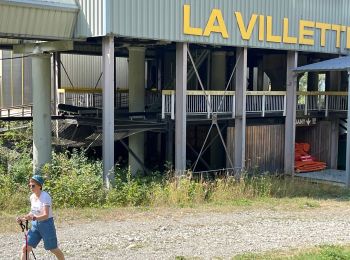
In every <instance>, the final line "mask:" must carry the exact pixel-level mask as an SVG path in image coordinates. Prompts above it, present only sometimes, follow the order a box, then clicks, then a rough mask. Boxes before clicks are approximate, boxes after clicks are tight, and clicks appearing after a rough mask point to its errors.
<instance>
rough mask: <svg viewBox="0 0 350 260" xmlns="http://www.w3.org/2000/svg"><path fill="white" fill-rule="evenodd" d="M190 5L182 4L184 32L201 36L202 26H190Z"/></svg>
mask: <svg viewBox="0 0 350 260" xmlns="http://www.w3.org/2000/svg"><path fill="white" fill-rule="evenodd" d="M190 23H191V6H190V5H184V34H189V35H198V36H202V34H203V33H202V32H203V30H202V28H194V27H191V25H190Z"/></svg>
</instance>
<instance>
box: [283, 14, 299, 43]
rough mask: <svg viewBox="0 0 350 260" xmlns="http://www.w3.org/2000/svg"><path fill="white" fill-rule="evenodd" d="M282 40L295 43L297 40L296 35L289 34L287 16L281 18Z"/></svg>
mask: <svg viewBox="0 0 350 260" xmlns="http://www.w3.org/2000/svg"><path fill="white" fill-rule="evenodd" d="M283 42H284V43H291V44H296V43H297V42H298V40H297V38H296V37H291V36H289V21H288V18H284V19H283Z"/></svg>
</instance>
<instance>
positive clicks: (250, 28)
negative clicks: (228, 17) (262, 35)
mask: <svg viewBox="0 0 350 260" xmlns="http://www.w3.org/2000/svg"><path fill="white" fill-rule="evenodd" d="M235 15H236V19H237V24H238V28H239V30H240V32H241V36H242V39H243V40H247V41H249V40H250V38H251V37H252V32H253V29H254V26H255V24H256V20H257V18H258V15H256V14H252V17H251V18H250V21H249V24H248V28H247V29H246V27H245V25H244V21H243V17H242V14H241V13H240V12H235Z"/></svg>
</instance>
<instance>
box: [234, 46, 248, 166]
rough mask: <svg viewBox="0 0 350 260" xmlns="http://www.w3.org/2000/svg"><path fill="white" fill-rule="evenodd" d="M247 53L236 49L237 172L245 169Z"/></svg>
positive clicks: (245, 49) (235, 156)
mask: <svg viewBox="0 0 350 260" xmlns="http://www.w3.org/2000/svg"><path fill="white" fill-rule="evenodd" d="M247 53H248V50H247V48H237V54H236V57H237V59H239V60H238V61H237V69H236V92H235V93H236V95H235V106H236V117H235V147H234V150H235V152H234V167H235V169H237V170H239V172H240V171H242V170H244V168H245V135H246V89H247Z"/></svg>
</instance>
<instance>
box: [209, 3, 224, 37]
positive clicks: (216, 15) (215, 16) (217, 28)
mask: <svg viewBox="0 0 350 260" xmlns="http://www.w3.org/2000/svg"><path fill="white" fill-rule="evenodd" d="M216 21H217V22H218V23H217V25H215V22H216ZM212 32H217V33H221V35H222V37H224V38H226V39H227V38H228V33H227V29H226V24H225V21H224V18H223V17H222V13H221V11H220V10H219V9H213V11H212V12H211V15H210V17H209V20H208V23H207V26H206V27H205V30H204V33H203V35H204V36H209V35H210V34H211V33H212Z"/></svg>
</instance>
